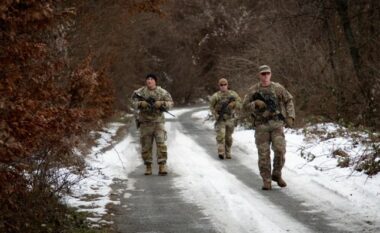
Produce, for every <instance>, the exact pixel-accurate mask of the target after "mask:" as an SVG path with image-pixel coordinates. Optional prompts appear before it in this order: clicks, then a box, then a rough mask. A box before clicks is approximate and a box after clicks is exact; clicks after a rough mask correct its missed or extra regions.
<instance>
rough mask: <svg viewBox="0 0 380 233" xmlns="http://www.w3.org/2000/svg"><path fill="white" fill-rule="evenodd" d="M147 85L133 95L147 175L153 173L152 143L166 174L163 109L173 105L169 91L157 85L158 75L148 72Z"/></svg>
mask: <svg viewBox="0 0 380 233" xmlns="http://www.w3.org/2000/svg"><path fill="white" fill-rule="evenodd" d="M145 83H146V86H144V87H141V88H139V89H138V90H135V91H134V93H133V95H132V103H133V107H134V108H135V109H136V110H137V112H138V119H137V121H136V122H137V126H138V128H140V143H141V155H142V159H143V160H144V164H145V166H146V170H145V173H144V174H145V175H152V145H153V140H155V142H156V147H157V163H158V164H159V172H158V174H159V175H162V176H164V175H166V174H167V168H166V160H167V147H166V143H165V141H166V131H165V118H164V114H163V111H165V110H167V109H170V108H171V107H172V106H173V100H172V97H171V95H170V94H169V92H167V91H166V90H165V89H163V88H161V87H160V86H157V76H156V75H154V74H148V75H147V76H146V80H145Z"/></svg>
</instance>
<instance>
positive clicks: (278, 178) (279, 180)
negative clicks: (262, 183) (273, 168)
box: [272, 176, 286, 188]
mask: <svg viewBox="0 0 380 233" xmlns="http://www.w3.org/2000/svg"><path fill="white" fill-rule="evenodd" d="M272 180H273V181H275V182H277V184H278V186H280V187H281V188H283V187H286V182H285V180H283V179H282V177H281V176H272Z"/></svg>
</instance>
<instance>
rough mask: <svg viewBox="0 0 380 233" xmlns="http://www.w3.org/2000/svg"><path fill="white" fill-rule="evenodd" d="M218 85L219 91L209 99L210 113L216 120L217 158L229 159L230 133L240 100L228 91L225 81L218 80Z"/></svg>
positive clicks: (223, 79)
mask: <svg viewBox="0 0 380 233" xmlns="http://www.w3.org/2000/svg"><path fill="white" fill-rule="evenodd" d="M218 85H219V91H218V92H216V93H214V94H213V95H212V96H211V99H210V111H211V113H212V115H213V116H214V118H215V120H216V122H215V131H216V142H217V144H218V157H219V158H220V159H224V157H225V158H226V159H231V146H232V133H233V132H234V128H235V123H236V119H235V110H237V109H240V108H241V99H240V97H239V95H238V94H237V93H236V92H235V91H232V90H228V81H227V79H225V78H221V79H219V82H218Z"/></svg>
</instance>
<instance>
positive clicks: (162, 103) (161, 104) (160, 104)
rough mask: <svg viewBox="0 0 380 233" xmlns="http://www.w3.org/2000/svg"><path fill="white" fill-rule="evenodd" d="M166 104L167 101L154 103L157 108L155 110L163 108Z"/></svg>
mask: <svg viewBox="0 0 380 233" xmlns="http://www.w3.org/2000/svg"><path fill="white" fill-rule="evenodd" d="M164 104H165V101H160V100H158V101H156V102H154V107H155V108H160V107H161V106H163V105H164Z"/></svg>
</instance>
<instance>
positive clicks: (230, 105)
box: [227, 101, 236, 110]
mask: <svg viewBox="0 0 380 233" xmlns="http://www.w3.org/2000/svg"><path fill="white" fill-rule="evenodd" d="M235 106H236V102H235V101H232V102H230V103H229V104H228V105H227V107H228V108H229V109H231V110H232V109H234V108H235Z"/></svg>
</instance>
